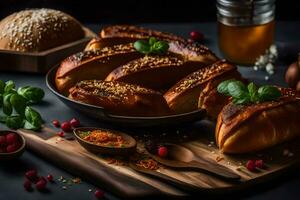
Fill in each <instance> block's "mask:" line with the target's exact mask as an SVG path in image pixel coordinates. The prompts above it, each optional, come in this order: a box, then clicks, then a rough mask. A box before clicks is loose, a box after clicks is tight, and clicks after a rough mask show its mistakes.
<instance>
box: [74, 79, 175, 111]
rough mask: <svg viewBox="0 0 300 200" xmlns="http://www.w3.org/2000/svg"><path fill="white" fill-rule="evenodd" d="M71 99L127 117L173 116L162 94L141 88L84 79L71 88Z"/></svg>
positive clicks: (120, 83)
mask: <svg viewBox="0 0 300 200" xmlns="http://www.w3.org/2000/svg"><path fill="white" fill-rule="evenodd" d="M69 97H70V98H72V99H74V100H77V101H80V102H84V103H87V104H92V105H96V106H100V107H103V108H104V109H106V110H107V111H109V112H110V113H113V114H117V115H124V116H161V115H168V114H170V109H169V107H168V104H167V102H166V100H165V99H164V98H163V96H162V94H161V93H159V92H156V91H154V90H151V89H147V88H143V87H140V86H138V85H133V84H126V83H122V82H116V81H114V82H111V81H101V80H85V81H81V82H79V83H77V84H76V85H75V86H74V87H72V88H71V89H70V95H69Z"/></svg>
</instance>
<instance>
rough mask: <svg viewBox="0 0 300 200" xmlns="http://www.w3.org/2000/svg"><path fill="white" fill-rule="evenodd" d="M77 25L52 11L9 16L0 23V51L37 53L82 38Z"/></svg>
mask: <svg viewBox="0 0 300 200" xmlns="http://www.w3.org/2000/svg"><path fill="white" fill-rule="evenodd" d="M84 35H85V34H84V30H83V29H82V26H81V24H80V23H79V22H78V21H77V20H75V19H74V18H73V17H71V16H70V15H68V14H66V13H63V12H61V11H58V10H52V9H46V8H42V9H30V10H24V11H20V12H16V13H13V14H11V15H9V16H8V17H6V18H4V19H3V20H2V21H1V22H0V49H4V50H12V51H21V52H40V51H44V50H47V49H51V48H54V47H57V46H60V45H63V44H67V43H69V42H73V41H76V40H78V39H81V38H83V37H84Z"/></svg>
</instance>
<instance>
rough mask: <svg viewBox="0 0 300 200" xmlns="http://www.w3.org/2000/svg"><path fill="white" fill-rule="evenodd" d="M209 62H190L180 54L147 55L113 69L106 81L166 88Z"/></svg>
mask: <svg viewBox="0 0 300 200" xmlns="http://www.w3.org/2000/svg"><path fill="white" fill-rule="evenodd" d="M208 64H210V63H209V62H197V63H195V62H190V61H188V60H185V59H183V58H182V57H181V56H175V55H171V54H167V55H148V56H144V57H142V58H139V59H136V60H133V61H131V62H129V63H127V64H125V65H123V66H120V67H118V68H116V69H115V70H113V71H112V72H111V73H110V74H109V75H108V76H107V77H106V79H105V80H106V81H122V82H126V83H132V84H137V85H141V86H143V87H147V88H151V89H156V90H166V89H168V88H170V87H171V86H172V85H174V84H175V83H176V82H177V81H179V80H180V79H181V78H183V77H184V76H186V75H188V74H189V73H191V72H193V71H196V70H198V69H200V68H202V67H205V66H207V65H208Z"/></svg>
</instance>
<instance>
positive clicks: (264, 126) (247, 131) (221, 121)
mask: <svg viewBox="0 0 300 200" xmlns="http://www.w3.org/2000/svg"><path fill="white" fill-rule="evenodd" d="M281 91H282V97H280V99H279V100H277V101H270V102H264V103H258V104H252V105H244V106H242V105H235V104H233V103H229V104H228V105H226V106H225V107H224V108H223V109H222V112H221V113H220V114H219V116H218V120H217V126H216V142H217V145H218V146H219V148H220V149H221V151H223V152H224V153H248V152H254V151H259V150H262V149H265V148H268V147H271V146H274V145H276V144H279V143H282V142H285V141H287V140H291V139H293V138H295V137H296V136H298V135H300V131H299V130H300V123H299V115H300V96H299V94H297V93H296V91H293V90H291V89H281Z"/></svg>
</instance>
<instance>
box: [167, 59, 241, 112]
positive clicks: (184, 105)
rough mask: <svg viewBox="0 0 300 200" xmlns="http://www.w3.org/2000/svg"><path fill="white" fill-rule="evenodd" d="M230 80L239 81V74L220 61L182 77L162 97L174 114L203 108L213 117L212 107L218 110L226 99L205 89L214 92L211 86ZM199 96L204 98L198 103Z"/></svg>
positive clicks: (232, 66) (233, 67)
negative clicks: (207, 102)
mask: <svg viewBox="0 0 300 200" xmlns="http://www.w3.org/2000/svg"><path fill="white" fill-rule="evenodd" d="M231 78H235V79H240V74H239V73H238V72H237V69H236V67H235V66H234V65H232V64H230V63H228V62H227V61H225V60H221V61H218V62H216V63H214V64H212V65H210V66H207V67H205V68H202V69H200V70H198V71H196V72H193V73H191V74H189V75H188V76H186V77H184V78H183V79H182V80H180V81H179V82H178V83H176V84H175V85H174V86H173V87H172V88H171V89H169V90H168V91H167V92H166V93H165V94H164V97H165V99H166V100H167V102H168V105H169V107H170V108H171V110H172V111H174V112H175V113H185V112H189V111H193V110H196V109H198V108H204V109H207V111H208V114H209V115H213V117H215V115H214V114H215V112H211V110H213V111H214V109H215V108H214V107H216V109H217V110H218V109H219V105H223V104H224V101H226V99H224V98H223V96H219V95H218V93H213V92H210V90H209V91H206V90H207V89H206V88H208V87H209V88H210V89H211V90H213V91H214V90H215V87H211V85H213V86H217V84H218V83H220V82H221V81H222V80H223V79H231ZM207 95H211V96H207ZM199 96H201V98H202V97H205V100H202V99H201V101H199ZM198 101H199V105H198ZM206 101H210V103H209V104H206ZM217 103H218V105H217ZM204 105H209V106H204ZM218 111H219V110H218Z"/></svg>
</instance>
